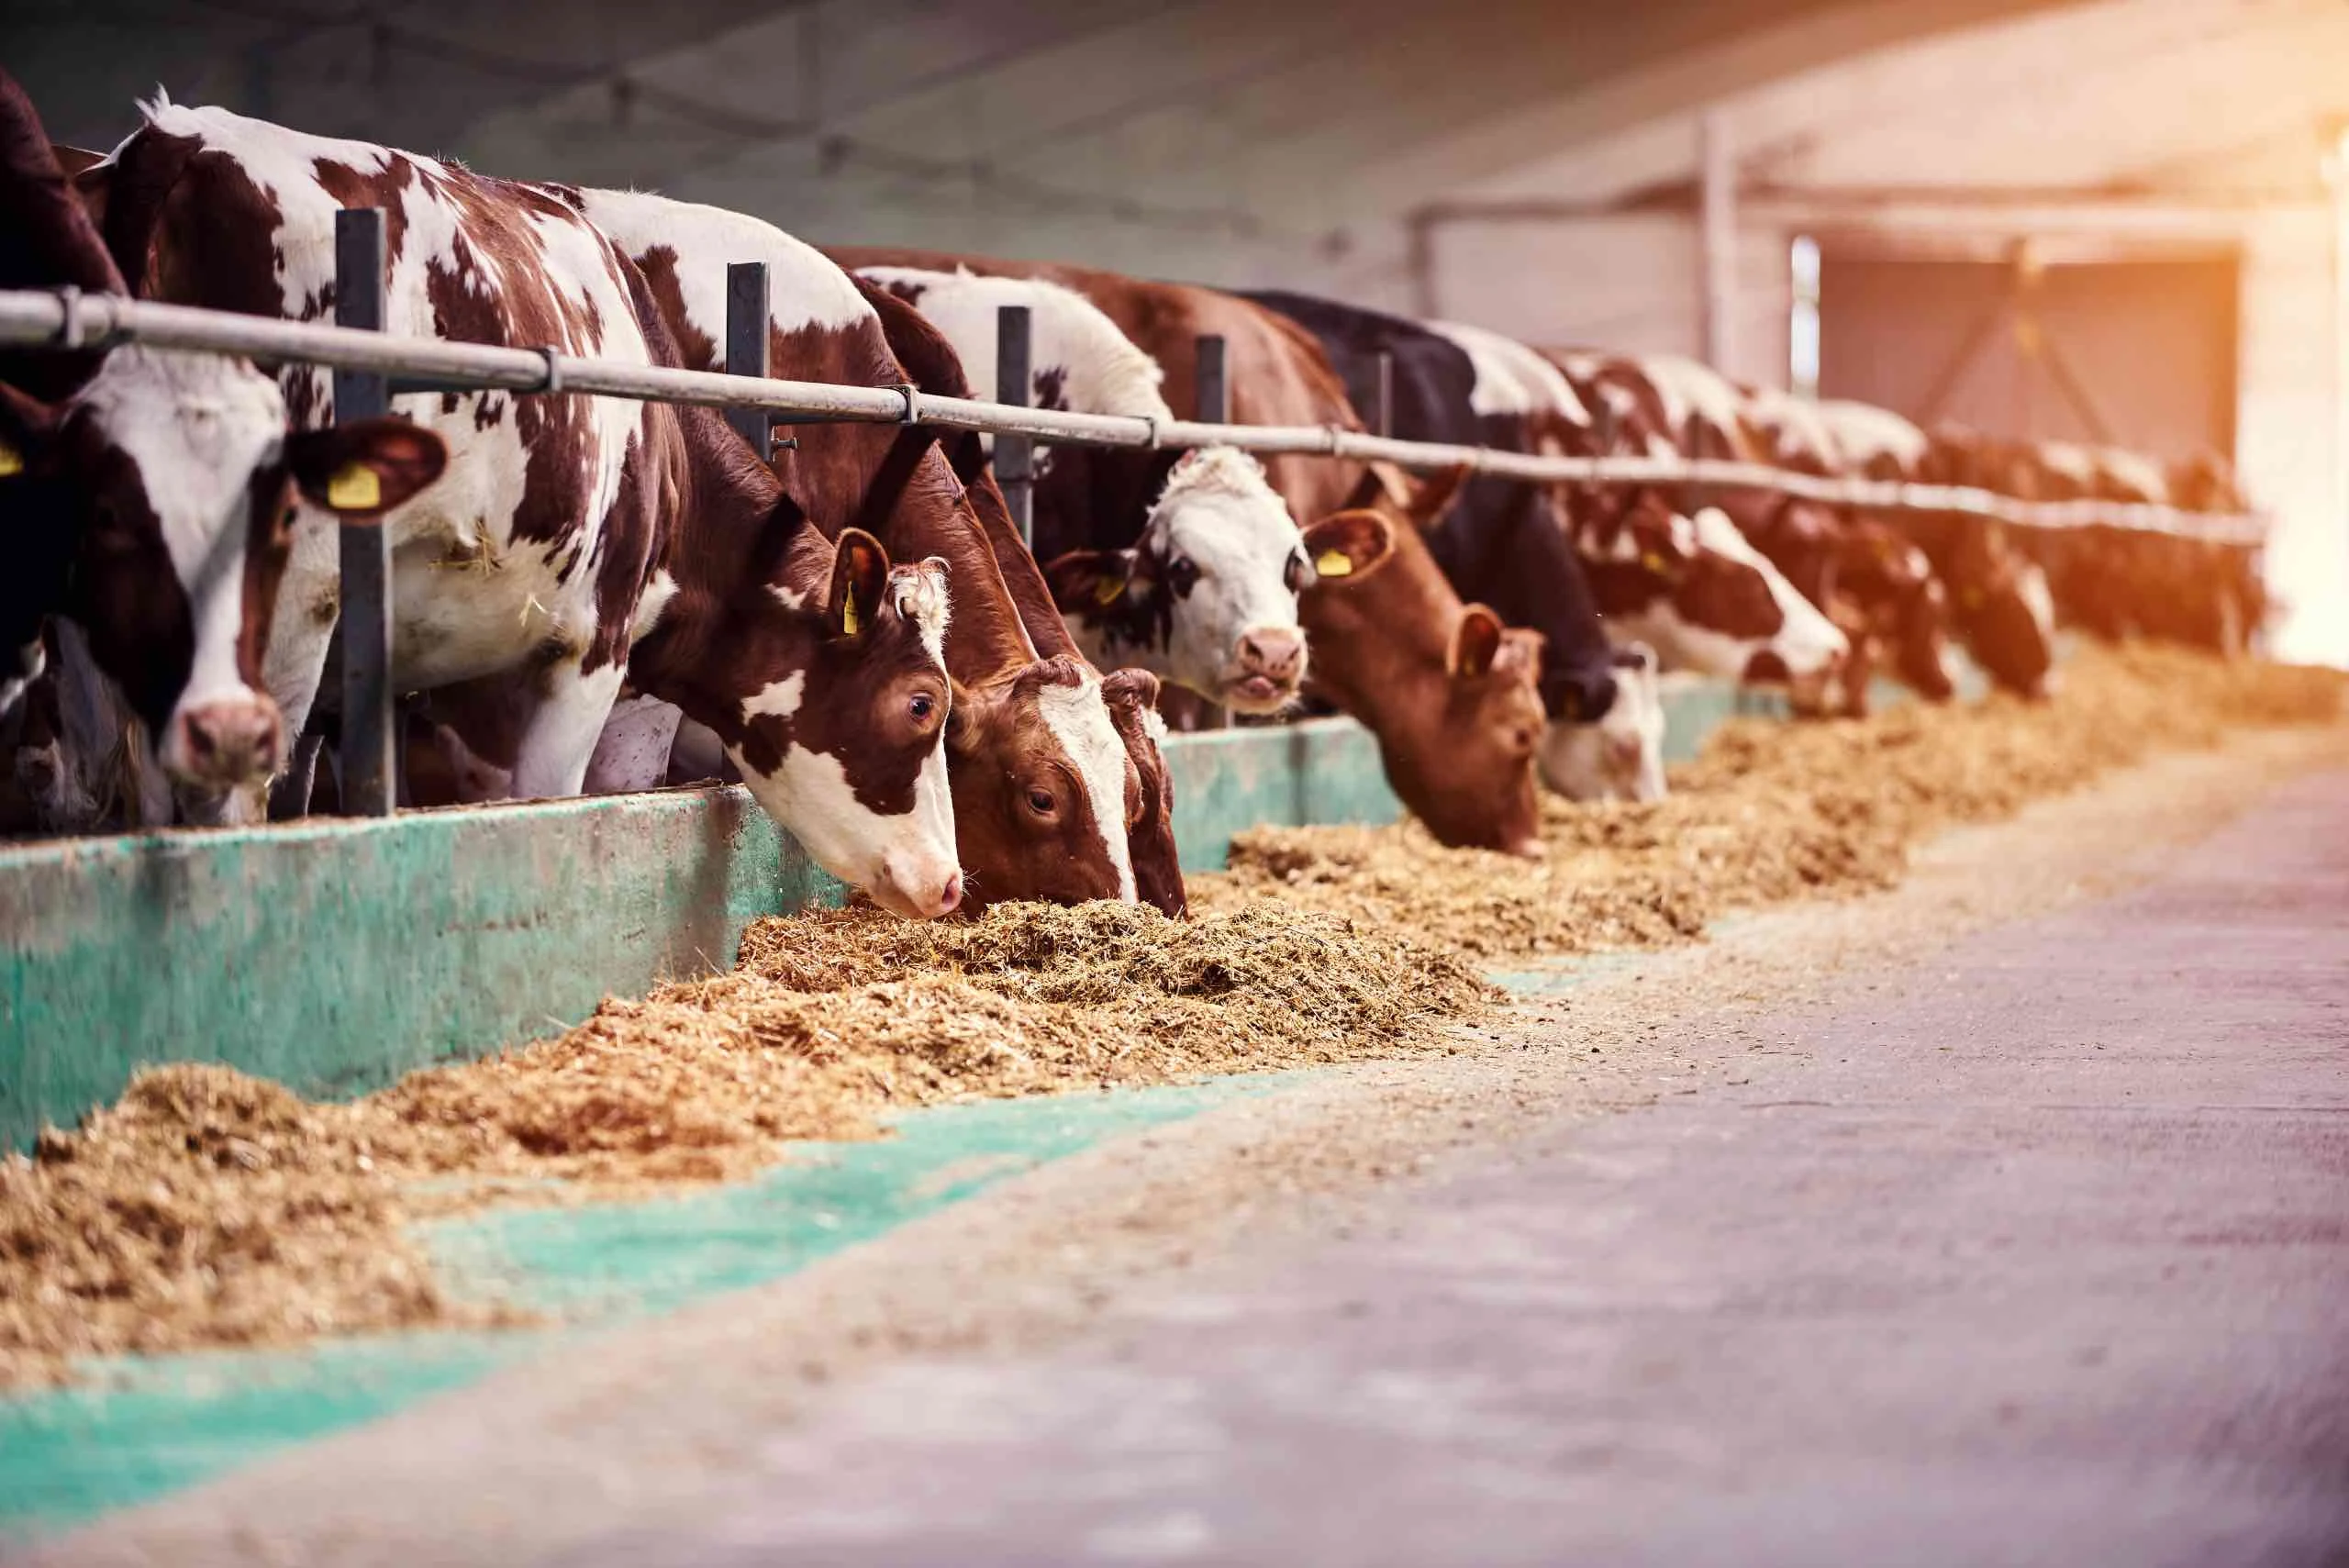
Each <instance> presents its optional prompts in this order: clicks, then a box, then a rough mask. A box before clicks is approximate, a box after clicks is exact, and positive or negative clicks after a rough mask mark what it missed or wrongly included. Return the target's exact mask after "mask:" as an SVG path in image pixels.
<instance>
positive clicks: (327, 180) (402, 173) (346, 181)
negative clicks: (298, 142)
mask: <svg viewBox="0 0 2349 1568" xmlns="http://www.w3.org/2000/svg"><path fill="white" fill-rule="evenodd" d="M310 172H311V174H312V176H313V177H314V178H316V179H317V182H318V186H319V188H320V189H322V190H324V191H325V192H326V194H327V195H330V196H332V197H333V198H334V200H335V205H336V206H341V207H379V208H381V209H382V210H383V214H384V265H385V266H386V267H396V266H398V265H399V261H400V253H401V251H402V250H404V249H405V248H406V243H407V189H408V187H409V186H410V185H412V184H415V183H417V166H416V164H415V163H414V162H413V161H410V160H409V159H408V158H407V157H406V155H405V154H403V153H398V152H391V153H387V154H386V155H385V157H384V167H383V168H382V169H380V170H373V171H369V170H362V169H354V168H352V167H351V165H350V164H348V163H338V162H336V161H334V160H333V159H331V158H319V159H316V160H313V161H312V162H311V165H310Z"/></svg>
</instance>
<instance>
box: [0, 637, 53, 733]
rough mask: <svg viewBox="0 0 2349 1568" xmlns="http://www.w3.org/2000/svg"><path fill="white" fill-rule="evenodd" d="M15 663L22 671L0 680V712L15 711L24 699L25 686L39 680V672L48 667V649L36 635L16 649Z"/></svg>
mask: <svg viewBox="0 0 2349 1568" xmlns="http://www.w3.org/2000/svg"><path fill="white" fill-rule="evenodd" d="M17 666H18V667H19V668H21V669H22V670H23V671H24V673H23V674H21V675H11V676H10V677H9V678H8V679H7V680H6V681H0V714H6V713H10V712H13V711H15V709H16V706H17V704H18V703H20V702H22V701H24V698H25V688H26V687H28V686H29V685H31V684H33V683H34V682H35V681H38V680H39V679H40V677H41V672H43V671H44V670H46V669H48V668H49V650H48V649H46V648H43V647H42V646H41V642H40V639H39V638H38V637H36V638H34V639H32V640H31V641H30V642H28V643H26V644H25V645H24V646H23V647H22V648H19V649H18V650H17Z"/></svg>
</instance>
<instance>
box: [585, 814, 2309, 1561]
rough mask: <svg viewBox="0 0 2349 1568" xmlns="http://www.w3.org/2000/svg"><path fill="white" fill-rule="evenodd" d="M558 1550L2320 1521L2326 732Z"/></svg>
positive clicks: (800, 1549) (1856, 1532)
mask: <svg viewBox="0 0 2349 1568" xmlns="http://www.w3.org/2000/svg"><path fill="white" fill-rule="evenodd" d="M1774 1035H1775V1037H1776V1039H1777V1040H1780V1041H1781V1042H1783V1043H1787V1044H1799V1045H1801V1046H1802V1047H1804V1048H1806V1053H1807V1056H1808V1060H1807V1061H1806V1062H1804V1064H1802V1065H1800V1066H1798V1067H1794V1068H1791V1069H1789V1070H1787V1071H1781V1072H1774V1073H1768V1074H1764V1075H1760V1076H1757V1078H1756V1080H1755V1081H1754V1083H1753V1084H1752V1085H1751V1086H1747V1087H1742V1088H1741V1087H1737V1086H1731V1087H1730V1088H1728V1089H1726V1090H1722V1091H1720V1092H1717V1093H1707V1094H1705V1095H1700V1096H1694V1097H1688V1098H1680V1099H1669V1098H1668V1099H1666V1100H1664V1102H1663V1103H1660V1104H1658V1105H1655V1106H1653V1107H1652V1108H1649V1109H1645V1110H1642V1111H1637V1112H1633V1113H1631V1114H1626V1115H1621V1116H1617V1117H1613V1118H1607V1119H1604V1120H1600V1121H1597V1122H1588V1121H1583V1122H1576V1123H1575V1124H1573V1125H1570V1126H1559V1127H1556V1128H1554V1129H1545V1130H1543V1131H1541V1132H1538V1133H1536V1134H1535V1135H1534V1136H1532V1137H1531V1138H1529V1139H1527V1140H1523V1141H1522V1142H1520V1143H1518V1144H1516V1145H1514V1146H1512V1147H1509V1148H1508V1149H1506V1150H1505V1151H1501V1150H1496V1151H1492V1152H1491V1153H1490V1154H1489V1155H1487V1156H1485V1157H1482V1158H1480V1159H1478V1160H1475V1161H1472V1162H1467V1163H1465V1164H1462V1165H1459V1166H1457V1167H1456V1168H1455V1169H1453V1171H1451V1172H1450V1173H1447V1174H1446V1175H1445V1176H1443V1177H1442V1179H1439V1180H1434V1181H1429V1182H1424V1183H1419V1184H1409V1185H1405V1186H1401V1187H1398V1188H1397V1189H1395V1190H1393V1191H1392V1192H1390V1193H1388V1194H1386V1195H1382V1196H1381V1198H1380V1199H1379V1200H1378V1202H1377V1203H1376V1205H1375V1207H1374V1208H1373V1209H1372V1210H1371V1212H1372V1213H1373V1214H1374V1215H1375V1217H1376V1222H1375V1223H1374V1224H1372V1225H1369V1226H1366V1227H1357V1228H1356V1229H1354V1231H1353V1234H1352V1235H1351V1236H1350V1237H1345V1238H1341V1239H1335V1240H1324V1241H1319V1242H1316V1243H1314V1244H1312V1245H1310V1246H1307V1247H1300V1248H1290V1249H1284V1250H1280V1251H1271V1252H1263V1253H1259V1254H1257V1255H1252V1256H1246V1257H1243V1258H1241V1260H1238V1261H1236V1262H1232V1263H1230V1264H1229V1265H1225V1266H1219V1267H1213V1268H1208V1269H1203V1270H1200V1271H1197V1272H1196V1273H1193V1274H1191V1275H1188V1276H1186V1277H1185V1278H1183V1279H1181V1280H1179V1281H1176V1282H1174V1283H1173V1284H1171V1285H1169V1286H1168V1287H1166V1288H1163V1289H1159V1290H1155V1291H1152V1292H1147V1293H1144V1294H1143V1296H1141V1299H1138V1300H1137V1301H1135V1302H1134V1303H1131V1304H1130V1305H1127V1306H1124V1307H1120V1308H1119V1310H1118V1311H1116V1312H1115V1313H1113V1314H1111V1316H1110V1318H1109V1319H1108V1323H1107V1325H1106V1327H1105V1332H1103V1333H1102V1334H1099V1335H1097V1336H1094V1337H1092V1338H1090V1339H1089V1340H1086V1341H1085V1342H1083V1343H1081V1344H1078V1345H1076V1346H1074V1347H1070V1348H1063V1349H1062V1350H1059V1351H1053V1352H1050V1353H1043V1354H1037V1355H1033V1356H1029V1357H1024V1358H1023V1357H1016V1356H1015V1357H1009V1358H1005V1357H995V1358H980V1359H967V1358H964V1359H938V1360H924V1361H918V1362H898V1363H896V1364H894V1365H889V1366H884V1367H882V1368H880V1369H878V1370H877V1371H875V1372H874V1373H871V1374H869V1375H866V1376H863V1377H860V1378H856V1379H853V1380H851V1381H849V1382H847V1383H845V1384H844V1385H842V1386H841V1387H840V1388H839V1389H838V1390H837V1391H836V1392H835V1394H834V1395H833V1396H830V1397H828V1398H826V1399H823V1400H820V1401H818V1403H817V1405H816V1406H815V1407H814V1408H813V1410H812V1411H811V1412H809V1413H808V1414H807V1417H806V1418H804V1419H801V1420H798V1421H796V1422H793V1423H789V1424H787V1425H786V1426H785V1427H784V1428H782V1429H776V1430H774V1431H772V1432H771V1433H769V1434H768V1435H767V1436H766V1437H765V1439H764V1440H763V1443H762V1445H761V1448H760V1450H759V1452H758V1454H757V1456H756V1459H755V1461H754V1462H752V1464H751V1469H752V1470H753V1471H755V1472H756V1473H755V1475H754V1476H753V1477H752V1478H751V1479H747V1480H738V1481H733V1482H729V1484H728V1485H726V1486H725V1487H724V1488H723V1489H721V1490H718V1491H716V1492H714V1493H712V1494H711V1495H709V1496H706V1497H703V1498H701V1499H699V1500H698V1501H697V1502H696V1505H695V1506H694V1507H693V1508H691V1509H690V1510H689V1511H686V1512H685V1513H681V1514H674V1515H670V1516H668V1517H664V1518H662V1519H661V1520H660V1521H659V1523H658V1525H657V1527H656V1526H650V1525H648V1526H645V1527H643V1528H628V1529H619V1530H618V1531H616V1532H613V1533H609V1534H606V1535H603V1536H600V1537H599V1538H597V1539H596V1540H593V1541H591V1542H588V1543H585V1544H584V1545H583V1546H580V1547H576V1548H574V1549H573V1551H570V1552H568V1553H567V1554H566V1555H565V1558H564V1560H565V1561H570V1562H582V1563H596V1564H602V1563H613V1564H618V1563H623V1562H626V1563H635V1562H741V1563H751V1562H777V1561H791V1562H827V1563H830V1562H938V1563H956V1564H979V1563H997V1562H1000V1563H1036V1562H1240V1561H1245V1562H1346V1563H1384V1562H1393V1563H1438V1562H1579V1561H1596V1562H1619V1561H1638V1562H1650V1561H1653V1562H1681V1563H1687V1562H1722V1563H1731V1562H1735V1563H1774V1562H1784V1563H1813V1562H1871V1563H1873V1562H1904V1563H1907V1562H1949V1563H1968V1564H1979V1563H2005V1562H2049V1563H2059V1562H2060V1563H2066V1564H2077V1563H2104V1562H2130V1563H2169V1562H2177V1563H2188V1562H2196V1563H2199V1562H2210V1563H2229V1564H2243V1563H2266V1562H2342V1561H2349V1244H2344V1243H2345V1242H2349V1115H2345V1114H2344V1113H2349V774H2342V773H2332V774H2326V775H2321V776H2318V777H2315V778H2310V779H2306V780H2303V781H2301V782H2300V783H2299V784H2294V785H2291V786H2288V788H2286V789H2285V790H2283V791H2282V792H2280V793H2279V794H2277V795H2276V796H2274V797H2273V798H2271V799H2270V800H2268V801H2266V802H2265V803H2263V804H2262V805H2261V806H2258V807H2257V808H2256V809H2254V811H2253V812H2252V813H2251V814H2250V815H2248V816H2246V817H2243V818H2242V819H2240V820H2239V821H2237V822H2236V823H2235V824H2234V825H2233V826H2232V827H2230V828H2226V829H2224V830H2222V831H2221V833H2220V834H2219V835H2218V836H2217V837H2216V838H2214V839H2211V840H2208V841H2206V842H2204V843H2202V844H2201V845H2200V846H2199V847H2198V848H2196V849H2194V850H2192V851H2188V852H2186V853H2185V854H2184V855H2183V856H2181V857H2180V858H2179V859H2178V861H2177V862H2176V863H2175V865H2174V866H2173V867H2172V868H2171V869H2170V870H2169V871H2168V872H2167V873H2165V875H2163V876H2162V877H2161V878H2160V879H2158V880H2157V881H2155V882H2154V883H2153V884H2150V885H2147V886H2144V887H2143V888H2141V889H2139V890H2138V891H2136V892H2134V893H2132V894H2128V895H2122V896H2119V897H2115V898H2110V899H2107V900H2104V901H2101V902H2096V903H2090V904H2086V905H2082V906H2076V907H2074V908H2073V909H2071V910H2069V911H2068V912H2065V913H2063V914H2060V915H2057V916H2054V917H2048V918H2044V919H2040V920H2035V921H2030V922H2026V923H2023V924H2021V925H2016V926H2009V927H2005V928H2001V929H1994V930H1992V931H1990V932H1988V933H1987V934H1984V935H1980V936H1977V937H1975V938H1973V939H1971V940H1965V941H1964V942H1963V943H1961V944H1959V945H1957V946H1955V947H1954V948H1953V949H1951V950H1949V951H1946V953H1945V954H1944V955H1943V957H1942V958H1940V959H1939V960H1937V961H1935V962H1933V963H1932V964H1931V965H1930V966H1929V967H1927V968H1924V969H1922V970H1917V971H1910V972H1908V973H1904V974H1898V975H1896V976H1895V977H1894V978H1893V979H1892V980H1891V981H1890V982H1889V983H1888V984H1886V985H1885V986H1884V987H1883V988H1881V989H1880V990H1878V991H1877V992H1876V993H1875V994H1874V995H1872V996H1870V997H1869V999H1868V1000H1867V1001H1866V1002H1865V1004H1861V1005H1843V1006H1837V1007H1835V1008H1832V1009H1831V1010H1829V1011H1826V1012H1824V1013H1812V1014H1809V1015H1801V1014H1795V1015H1778V1016H1775V1017H1773V1016H1765V1018H1762V1019H1761V1020H1760V1021H1759V1022H1758V1024H1757V1025H1756V1035H1755V1040H1754V1043H1755V1044H1757V1045H1767V1044H1769V1043H1770V1042H1771V1040H1772V1039H1773V1037H1774Z"/></svg>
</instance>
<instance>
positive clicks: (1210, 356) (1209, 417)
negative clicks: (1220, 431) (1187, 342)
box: [1197, 333, 1231, 425]
mask: <svg viewBox="0 0 2349 1568" xmlns="http://www.w3.org/2000/svg"><path fill="white" fill-rule="evenodd" d="M1197 364H1198V373H1197V381H1198V384H1199V398H1198V401H1199V406H1198V413H1197V418H1198V419H1199V420H1200V422H1201V423H1203V424H1208V425H1229V424H1230V423H1231V382H1230V378H1229V376H1227V375H1226V373H1225V370H1224V362H1223V339H1222V337H1221V335H1220V334H1217V333H1204V334H1202V335H1201V336H1200V338H1199V340H1198V361H1197Z"/></svg>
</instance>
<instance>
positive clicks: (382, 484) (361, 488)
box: [285, 416, 449, 520]
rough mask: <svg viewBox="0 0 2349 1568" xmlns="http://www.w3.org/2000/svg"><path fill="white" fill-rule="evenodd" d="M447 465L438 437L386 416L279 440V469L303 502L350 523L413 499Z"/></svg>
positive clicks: (445, 448)
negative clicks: (291, 480)
mask: <svg viewBox="0 0 2349 1568" xmlns="http://www.w3.org/2000/svg"><path fill="white" fill-rule="evenodd" d="M448 465H449V449H448V448H447V447H445V446H443V445H442V444H441V441H440V437H439V436H438V435H436V434H434V433H433V432H432V431H430V430H426V429H421V428H417V426H414V425H411V424H409V423H408V422H407V421H406V420H405V419H398V418H394V417H390V416H384V417H381V418H374V419H355V420H353V421H351V423H350V424H348V425H333V426H329V427H328V428H325V429H323V430H297V431H295V433H294V434H292V435H290V436H288V437H286V438H285V466H286V468H287V470H288V471H289V472H291V473H292V474H293V475H294V484H295V486H296V487H297V488H298V489H299V490H300V491H301V492H302V496H303V499H305V500H306V501H308V502H309V503H310V504H311V505H312V506H323V507H325V508H326V509H327V510H328V511H329V512H333V513H336V514H337V515H339V516H341V517H350V518H352V519H354V520H358V519H362V518H365V517H373V516H375V515H377V514H379V513H383V512H388V511H390V510H391V509H392V508H393V507H395V506H399V505H401V504H402V503H403V502H406V501H409V500H413V499H414V498H415V497H416V496H417V494H419V493H420V492H422V491H423V490H425V489H426V488H427V487H429V485H430V484H432V482H433V481H434V480H436V479H438V478H440V471H441V470H442V469H444V468H446V467H447V466H448Z"/></svg>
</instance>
